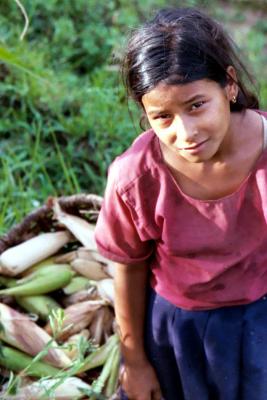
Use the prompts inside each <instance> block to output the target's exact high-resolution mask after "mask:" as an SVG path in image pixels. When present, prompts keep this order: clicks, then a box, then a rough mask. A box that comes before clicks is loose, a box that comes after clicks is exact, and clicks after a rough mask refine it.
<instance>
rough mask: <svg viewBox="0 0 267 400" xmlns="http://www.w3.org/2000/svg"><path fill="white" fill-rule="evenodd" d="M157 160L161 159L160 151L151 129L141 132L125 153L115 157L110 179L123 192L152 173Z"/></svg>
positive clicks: (109, 174) (110, 169)
mask: <svg viewBox="0 0 267 400" xmlns="http://www.w3.org/2000/svg"><path fill="white" fill-rule="evenodd" d="M157 161H160V152H159V148H158V146H157V141H156V135H155V133H154V132H153V130H152V129H151V130H148V131H146V132H143V133H142V134H140V135H139V136H138V137H137V138H136V139H135V140H134V142H133V143H132V145H131V146H130V147H129V148H128V149H127V150H126V151H125V152H124V153H122V154H121V155H120V156H118V157H116V158H115V160H114V161H113V162H112V164H111V165H110V167H109V173H108V179H109V181H112V182H113V185H115V186H116V189H117V190H118V191H119V192H120V193H122V192H124V191H126V190H127V189H129V187H131V186H132V185H133V184H134V183H135V182H136V181H137V180H139V179H141V178H142V177H144V176H145V175H146V174H149V173H151V172H152V170H153V169H154V168H155V165H157Z"/></svg>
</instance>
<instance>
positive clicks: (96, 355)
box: [78, 334, 119, 374]
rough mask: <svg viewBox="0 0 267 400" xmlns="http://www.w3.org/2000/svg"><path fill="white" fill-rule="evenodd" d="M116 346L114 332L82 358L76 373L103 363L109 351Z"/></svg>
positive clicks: (116, 340)
mask: <svg viewBox="0 0 267 400" xmlns="http://www.w3.org/2000/svg"><path fill="white" fill-rule="evenodd" d="M116 346H119V338H118V335H117V334H114V335H112V336H110V337H109V339H108V340H107V341H106V343H105V344H103V345H102V346H100V347H98V348H97V349H96V350H94V351H93V352H92V353H91V354H89V356H87V357H86V358H85V359H84V361H83V364H82V366H81V368H80V369H79V370H78V374H79V373H81V372H85V371H88V370H90V369H93V368H97V367H100V366H101V365H104V364H105V362H106V361H107V359H108V357H109V355H110V352H111V351H112V349H113V348H114V347H116Z"/></svg>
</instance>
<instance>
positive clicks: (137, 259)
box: [96, 8, 267, 400]
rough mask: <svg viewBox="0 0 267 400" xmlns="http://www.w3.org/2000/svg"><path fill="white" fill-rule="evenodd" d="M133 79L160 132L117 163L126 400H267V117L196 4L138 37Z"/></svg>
mask: <svg viewBox="0 0 267 400" xmlns="http://www.w3.org/2000/svg"><path fill="white" fill-rule="evenodd" d="M124 77H125V81H126V83H127V87H128V91H129V94H130V95H131V96H132V98H133V99H134V100H135V101H136V102H137V103H138V104H139V105H140V106H141V108H142V110H143V111H144V112H145V115H146V116H147V119H148V121H149V123H150V126H151V128H152V129H150V130H148V131H146V132H144V133H142V134H141V135H140V136H139V137H138V138H137V139H136V140H135V141H134V142H133V144H132V145H131V146H130V148H129V149H128V150H127V151H126V152H124V153H123V154H122V155H121V156H119V157H118V158H116V160H115V161H114V162H113V164H112V166H111V167H110V170H109V179H108V184H107V188H106V193H105V199H104V204H103V207H102V210H101V213H100V216H99V219H98V223H97V228H96V241H97V244H98V248H99V251H100V252H101V253H102V254H103V255H104V256H106V257H108V258H109V259H111V260H114V261H116V263H117V265H116V278H115V289H116V301H115V310H116V317H117V321H118V325H119V331H120V337H121V347H122V354H123V363H124V364H123V365H124V369H123V373H122V377H121V380H122V387H123V389H124V394H122V398H129V399H131V400H159V399H161V398H163V399H165V400H266V398H267V299H266V297H265V294H266V293H267V226H266V219H267V150H265V147H266V138H267V121H266V119H265V118H266V117H267V114H264V112H261V111H259V110H258V100H257V98H256V97H255V96H254V95H253V94H252V93H250V91H249V90H248V88H247V87H246V83H245V82H246V81H244V78H246V79H247V78H248V77H249V75H248V73H247V72H246V69H245V67H244V66H243V64H242V63H241V62H240V60H239V58H238V56H237V54H236V52H235V50H234V45H233V44H232V42H231V40H230V39H229V37H228V36H227V35H226V34H225V33H224V31H223V30H222V28H221V27H220V25H219V24H218V23H216V22H215V21H213V20H211V19H210V18H209V17H207V16H206V15H205V14H203V13H202V12H200V11H198V10H195V9H192V8H191V9H167V10H162V11H160V12H159V13H158V14H157V15H156V17H155V18H154V19H153V20H152V21H151V22H148V23H146V24H145V25H144V26H143V27H141V28H140V29H139V30H137V31H135V32H134V33H133V35H132V37H131V39H130V41H129V43H128V48H127V53H126V56H125V60H124ZM126 396H127V397H126Z"/></svg>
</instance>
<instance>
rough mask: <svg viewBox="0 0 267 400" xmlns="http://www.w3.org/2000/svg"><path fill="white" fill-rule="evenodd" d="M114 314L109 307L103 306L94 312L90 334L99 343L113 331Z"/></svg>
mask: <svg viewBox="0 0 267 400" xmlns="http://www.w3.org/2000/svg"><path fill="white" fill-rule="evenodd" d="M113 319H114V314H113V313H112V312H111V310H110V309H109V307H107V306H103V307H101V308H100V309H99V310H97V311H96V312H95V313H94V317H93V320H92V322H91V323H90V326H89V330H90V336H91V337H92V338H93V340H94V342H95V343H97V344H98V345H100V344H102V343H103V341H104V340H105V339H106V338H107V337H109V336H110V334H111V333H112V322H113Z"/></svg>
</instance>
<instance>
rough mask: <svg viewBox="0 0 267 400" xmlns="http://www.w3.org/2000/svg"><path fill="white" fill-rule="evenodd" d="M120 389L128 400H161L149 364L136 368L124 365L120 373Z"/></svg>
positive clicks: (153, 372)
mask: <svg viewBox="0 0 267 400" xmlns="http://www.w3.org/2000/svg"><path fill="white" fill-rule="evenodd" d="M121 384H122V388H123V390H124V391H125V393H126V395H127V396H128V398H129V400H161V398H162V395H161V390H160V386H159V382H158V379H157V377H156V373H155V371H154V369H153V367H152V366H151V365H150V364H149V362H144V363H143V364H139V365H138V366H136V365H135V366H129V365H127V364H126V365H124V366H123V369H122V372H121Z"/></svg>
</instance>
